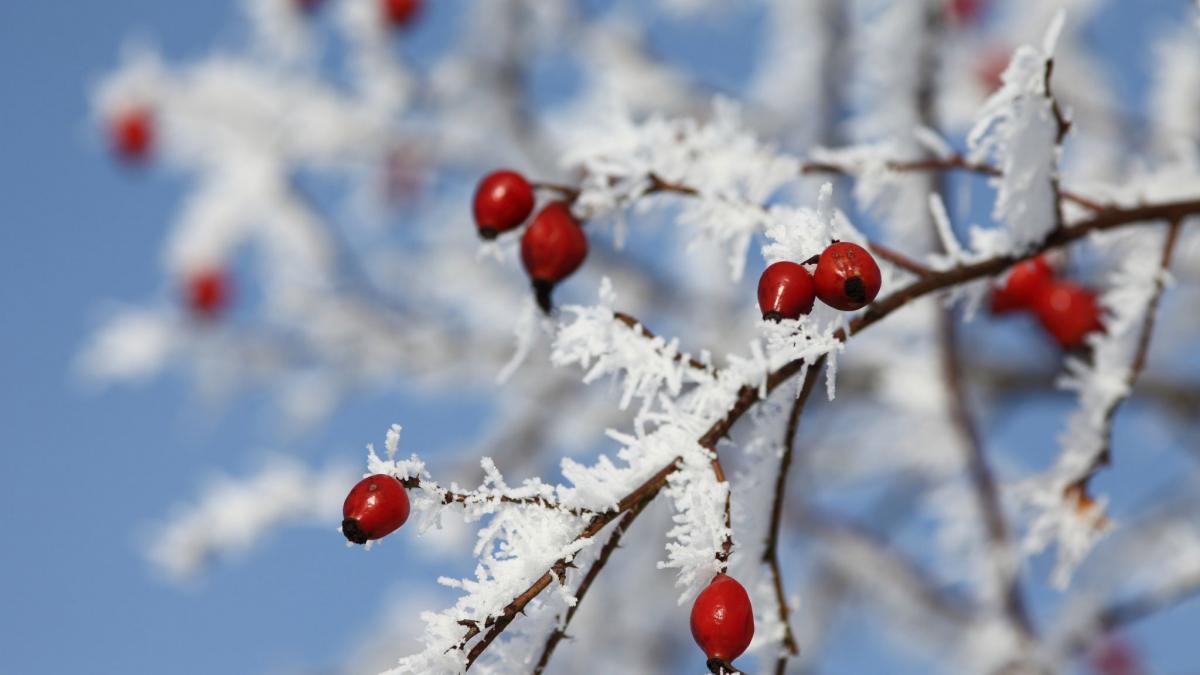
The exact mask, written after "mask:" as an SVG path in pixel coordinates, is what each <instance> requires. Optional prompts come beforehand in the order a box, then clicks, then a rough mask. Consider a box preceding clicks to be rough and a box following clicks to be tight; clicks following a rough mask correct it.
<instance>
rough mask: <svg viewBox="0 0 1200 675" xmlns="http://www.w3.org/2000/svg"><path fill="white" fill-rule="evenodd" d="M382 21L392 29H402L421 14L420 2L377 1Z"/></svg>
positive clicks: (407, 0)
mask: <svg viewBox="0 0 1200 675" xmlns="http://www.w3.org/2000/svg"><path fill="white" fill-rule="evenodd" d="M379 9H380V10H381V11H382V12H383V20H384V21H386V22H387V23H388V25H389V26H391V27H392V28H403V27H405V26H407V25H409V24H410V23H412V22H413V20H414V19H416V18H417V14H419V13H420V12H421V0H379Z"/></svg>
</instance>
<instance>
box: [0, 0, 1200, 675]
mask: <svg viewBox="0 0 1200 675" xmlns="http://www.w3.org/2000/svg"><path fill="white" fill-rule="evenodd" d="M1186 4H1187V3H1185V2H1182V0H1179V1H1178V2H1168V0H1155V1H1154V2H1143V1H1142V0H1138V1H1136V2H1135V1H1134V0H1125V1H1124V2H1123V3H1121V8H1122V9H1121V10H1120V11H1117V12H1114V13H1112V14H1111V16H1110V17H1109V18H1107V19H1106V20H1105V21H1104V22H1102V23H1100V24H1098V25H1097V26H1096V27H1095V30H1094V36H1095V39H1096V40H1097V42H1098V43H1100V44H1104V45H1107V46H1109V47H1106V49H1108V50H1109V51H1108V53H1109V54H1111V56H1112V63H1114V64H1124V65H1121V66H1120V70H1119V71H1118V72H1119V73H1120V74H1121V75H1122V78H1121V82H1122V83H1123V84H1122V91H1123V92H1125V93H1127V94H1128V95H1129V97H1130V100H1131V101H1132V103H1131V105H1130V107H1136V101H1137V97H1138V96H1140V94H1141V89H1140V88H1139V87H1138V86H1137V85H1136V84H1135V82H1136V81H1137V78H1135V77H1133V75H1134V74H1135V71H1134V69H1136V68H1137V67H1138V64H1139V63H1141V61H1140V59H1142V58H1143V56H1144V50H1143V49H1142V48H1143V47H1144V45H1143V44H1142V41H1141V39H1142V37H1143V36H1145V35H1148V34H1151V33H1153V32H1154V30H1155V29H1156V28H1158V27H1161V25H1162V23H1160V22H1161V21H1165V20H1167V19H1166V17H1169V16H1171V15H1172V14H1174V15H1175V16H1179V13H1180V12H1182V10H1183V8H1184V7H1185V6H1186ZM1159 10H1162V11H1163V13H1161V14H1160V13H1159ZM235 12H236V10H235V9H234V8H233V6H232V3H231V2H228V1H225V2H216V1H211V2H163V1H162V0H112V1H110V2H103V3H99V2H66V1H65V0H39V1H38V2H5V3H0V91H3V97H2V98H0V311H2V312H3V314H2V316H3V318H2V319H0V354H3V357H0V383H2V384H0V422H2V423H3V428H4V429H3V434H2V435H0V438H3V445H4V447H3V451H2V453H0V519H2V524H3V530H2V531H3V532H4V533H5V534H6V539H5V542H4V543H3V544H2V547H3V548H2V551H0V570H2V574H0V635H2V636H4V637H3V638H0V674H5V675H7V674H10V673H11V674H20V675H26V674H28V675H37V674H40V673H47V674H49V673H163V672H170V673H179V674H189V673H197V674H199V673H214V672H220V673H225V674H227V675H237V674H240V673H247V674H250V673H264V672H269V671H279V670H284V669H286V668H288V667H292V666H296V665H299V664H306V665H312V666H318V667H319V666H321V665H332V664H335V663H337V661H338V659H339V656H341V655H343V653H344V650H345V649H347V648H348V647H349V645H351V644H352V642H353V640H354V638H355V633H356V632H357V631H359V630H362V629H363V627H364V626H365V625H366V624H367V622H368V621H369V620H370V619H371V618H373V617H374V616H375V613H376V612H377V611H378V608H379V604H380V599H379V598H377V597H375V596H373V593H374V591H373V589H375V588H377V587H379V586H380V585H386V584H387V583H388V582H389V581H390V580H393V579H394V578H395V564H396V560H395V558H391V557H388V556H383V555H373V556H357V555H354V554H355V553H357V551H351V550H347V549H346V548H345V547H343V546H342V545H340V544H339V542H338V540H337V534H336V532H333V527H335V526H336V523H331V525H330V529H329V530H328V531H321V530H312V529H302V530H294V531H289V532H287V533H284V534H281V536H279V537H277V538H276V539H275V540H274V541H273V542H272V543H271V545H269V546H266V547H263V548H261V549H259V550H257V551H255V552H254V553H252V554H251V555H249V556H247V557H246V558H245V559H242V560H239V561H237V562H236V563H233V564H228V565H218V566H217V567H216V568H215V569H214V572H213V573H212V574H211V575H210V576H209V577H208V579H207V580H206V581H205V582H204V583H203V585H202V586H201V587H200V588H195V589H180V588H178V587H175V586H171V585H167V584H164V583H162V582H161V581H159V580H157V579H155V578H154V577H153V575H151V574H150V571H149V569H148V567H147V566H146V564H145V562H144V560H143V558H142V557H141V554H140V552H139V546H140V542H141V541H142V538H144V537H147V536H152V535H153V533H152V531H150V530H149V528H150V527H151V526H152V524H153V523H154V522H155V521H156V520H157V519H158V518H159V517H160V516H161V514H162V512H163V509H164V507H166V506H167V505H169V504H172V503H175V502H177V501H180V500H186V499H189V498H190V497H192V496H193V495H194V494H195V492H196V489H197V487H198V485H199V484H200V482H201V481H202V480H203V478H204V477H205V476H206V475H210V473H211V472H212V471H213V470H214V469H215V468H217V467H224V468H226V469H228V470H231V471H233V472H235V473H236V472H244V471H246V470H249V469H252V468H254V467H255V466H256V465H257V458H260V457H261V456H263V454H264V453H266V452H269V451H272V450H276V449H279V450H286V451H287V452H289V453H290V454H293V455H295V456H298V457H301V458H308V459H315V458H320V459H319V460H318V463H324V461H325V458H328V457H331V456H339V457H343V458H347V459H348V460H349V461H360V460H361V457H362V452H361V447H362V444H363V443H364V442H366V441H369V440H377V437H378V436H380V435H381V434H382V431H383V430H384V429H385V428H386V427H387V425H388V424H390V423H392V422H394V421H399V420H398V418H399V417H400V412H401V409H402V410H403V414H404V417H406V418H409V419H413V420H425V421H426V422H427V423H423V424H420V425H409V426H408V427H407V428H406V431H405V441H406V444H408V443H412V445H413V447H425V448H429V447H432V448H437V447H445V446H446V445H449V444H450V443H452V442H453V440H454V439H453V438H451V437H447V436H446V432H445V431H443V429H444V428H445V426H443V425H439V424H437V421H438V420H439V419H445V417H444V416H445V415H446V414H447V410H448V408H444V407H439V406H438V405H436V402H435V403H434V404H425V405H424V406H419V405H418V404H416V403H415V402H413V401H411V400H409V399H408V398H406V397H403V396H395V395H394V393H392V394H387V395H384V394H376V395H363V396H360V397H358V398H357V399H355V400H352V401H351V402H350V404H349V405H348V406H346V407H345V408H344V409H343V411H342V412H340V413H338V414H337V415H336V416H335V417H334V418H333V419H332V420H331V423H330V424H329V425H327V426H325V427H322V428H320V429H318V430H317V431H316V432H315V433H312V434H310V435H308V436H306V437H304V438H282V437H281V436H280V435H279V434H278V427H277V426H276V425H275V424H274V423H273V421H274V420H273V418H272V417H271V415H270V414H269V409H268V407H267V406H266V404H265V402H264V401H261V400H256V399H254V398H250V399H248V400H244V402H245V403H246V404H245V405H239V406H233V407H230V408H229V409H227V410H223V411H221V413H220V415H219V416H214V415H212V414H210V413H209V411H206V410H204V409H203V408H200V407H198V406H197V405H196V401H195V400H194V399H193V398H191V397H190V396H189V394H188V391H187V387H186V384H185V383H184V382H182V381H180V380H179V379H177V378H170V377H169V378H165V379H161V380H157V381H154V382H151V383H149V384H147V385H146V386H139V387H117V388H112V389H107V390H104V391H101V392H97V391H89V390H86V389H84V388H83V387H81V386H80V385H79V384H78V383H77V382H76V381H75V380H74V379H73V377H72V373H71V363H72V360H73V358H74V357H75V354H76V352H77V350H78V348H79V346H80V345H81V343H82V341H83V340H84V338H85V337H86V336H87V334H88V333H89V331H90V330H91V329H92V328H93V327H94V325H95V321H96V319H97V318H98V314H97V310H98V308H99V307H102V306H103V304H102V303H103V302H105V301H107V300H110V299H114V298H119V299H126V300H130V301H136V300H139V299H143V298H145V297H147V296H148V295H150V294H151V293H152V292H153V289H156V288H158V287H159V285H160V283H161V278H160V270H159V266H158V262H157V261H158V249H159V245H160V243H161V236H162V232H163V223H164V222H167V221H168V220H169V219H170V218H171V217H172V215H173V214H174V213H175V211H176V209H177V205H178V200H179V198H180V196H181V193H182V189H183V187H184V185H183V183H182V181H181V180H180V179H179V178H178V177H174V176H170V175H164V174H162V173H158V172H154V171H144V172H138V171H127V170H123V169H122V168H121V167H118V166H115V165H114V164H113V163H112V162H111V161H110V158H109V157H108V155H107V153H106V148H105V147H104V146H103V143H102V141H101V139H99V137H98V136H97V135H96V134H95V130H94V129H93V128H92V127H91V126H90V123H89V117H88V108H87V92H88V87H89V86H90V83H91V82H92V81H93V80H94V78H96V77H98V76H99V75H101V74H102V73H103V72H104V71H105V70H106V69H108V68H109V67H111V65H112V64H113V63H115V60H116V57H117V53H118V49H119V47H120V45H121V43H122V41H123V40H124V39H125V38H126V37H128V36H130V35H139V34H142V35H146V36H152V37H153V39H154V41H155V42H156V43H157V44H158V45H160V46H161V47H162V48H163V50H164V52H165V53H166V54H167V56H168V58H171V59H180V58H188V57H193V56H196V55H200V54H203V53H205V52H207V51H208V50H209V49H210V48H211V46H212V45H213V44H214V41H216V40H221V39H225V38H227V37H228V36H229V31H230V27H231V26H233V25H235V23H236V15H235ZM1144 16H1150V17H1151V18H1150V19H1147V20H1142V21H1135V20H1134V19H1139V18H1142V17H1144ZM432 42H433V40H432V39H430V38H426V44H431V43H432ZM418 48H420V44H418ZM664 48H665V50H666V51H667V52H668V53H669V52H671V51H673V50H674V51H679V50H684V53H686V50H688V49H689V48H694V47H689V46H688V45H687V44H684V45H672V44H667V45H664ZM700 53H707V54H711V53H713V52H712V50H703V49H701V50H700ZM1128 55H1136V58H1125V57H1126V56H1128ZM1059 412H1061V411H1059ZM1029 418H1030V422H1031V424H1034V425H1035V426H1036V427H1037V428H1040V429H1042V430H1044V431H1045V432H1046V433H1047V434H1052V433H1053V428H1052V427H1051V426H1050V423H1051V420H1054V419H1057V418H1055V417H1054V412H1053V411H1051V412H1049V413H1047V412H1041V413H1038V414H1030V415H1029ZM1014 426H1015V425H1014ZM1122 428H1123V429H1126V431H1125V432H1123V433H1128V434H1134V435H1136V434H1137V427H1136V425H1132V424H1126V425H1125V426H1124V427H1122ZM1001 436H1002V434H1001ZM1128 440H1130V441H1134V440H1135V438H1134V437H1130V438H1129V439H1128ZM1132 466H1134V467H1135V468H1134V469H1133V470H1137V469H1136V466H1137V465H1136V464H1133V465H1132ZM352 556H353V557H352ZM417 572H418V573H417V574H414V576H413V577H410V581H409V583H418V584H424V585H427V586H428V585H431V583H432V578H433V575H432V574H430V573H426V574H420V573H419V572H421V571H420V570H418V571H417ZM1198 622H1200V611H1197V609H1196V608H1195V607H1188V608H1184V609H1182V610H1180V611H1178V612H1176V613H1174V614H1171V615H1168V616H1165V617H1163V618H1162V619H1159V620H1156V621H1154V622H1150V623H1147V624H1143V625H1141V626H1139V627H1138V628H1137V629H1135V631H1134V635H1135V636H1136V637H1138V638H1139V639H1141V640H1143V641H1145V642H1146V644H1147V645H1148V647H1149V648H1151V649H1152V651H1153V652H1154V654H1155V656H1156V658H1159V659H1160V663H1162V664H1164V667H1165V668H1167V670H1166V671H1164V672H1184V669H1185V668H1187V667H1189V666H1190V664H1191V663H1192V661H1191V657H1190V656H1189V655H1188V652H1189V651H1191V650H1189V649H1188V644H1187V642H1186V640H1187V639H1188V636H1189V635H1191V633H1194V630H1192V629H1189V627H1194V626H1196V625H1200V624H1198ZM863 658H866V659H869V656H868V657H863ZM860 663H861V662H860ZM164 664H169V665H164ZM862 667H866V668H869V666H866V665H863V666H862ZM842 672H855V670H853V669H851V670H845V671H842ZM858 672H863V671H862V670H859V671H858Z"/></svg>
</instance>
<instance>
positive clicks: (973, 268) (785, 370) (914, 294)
mask: <svg viewBox="0 0 1200 675" xmlns="http://www.w3.org/2000/svg"><path fill="white" fill-rule="evenodd" d="M1197 214H1200V199H1192V200H1183V201H1173V202H1164V203H1161V204H1152V205H1147V206H1136V207H1129V208H1117V207H1113V208H1107V209H1105V210H1103V211H1101V212H1099V213H1097V214H1094V215H1093V216H1092V217H1091V218H1088V219H1086V220H1083V221H1080V222H1078V223H1075V224H1074V225H1070V226H1067V227H1064V228H1061V229H1058V230H1055V231H1054V232H1053V233H1052V234H1051V235H1050V236H1049V237H1047V238H1046V240H1045V241H1044V242H1042V244H1041V245H1040V246H1036V247H1034V248H1033V249H1032V250H1030V251H1027V252H1026V253H1025V254H1024V255H1015V254H1009V255H1002V256H997V257H993V258H987V259H985V260H981V261H978V262H973V263H970V264H965V265H959V266H956V267H952V268H950V269H948V270H945V271H941V272H937V273H934V274H931V275H929V276H927V277H921V278H919V279H917V280H916V281H914V282H913V283H911V284H909V285H907V286H905V287H903V288H901V289H900V290H897V291H895V292H893V293H891V294H890V295H888V296H886V297H883V298H880V299H878V300H876V301H875V302H874V303H872V304H871V305H868V306H867V308H866V311H864V312H863V313H862V314H860V315H859V316H858V317H856V318H855V319H854V320H852V321H851V322H850V324H849V326H848V329H847V330H839V331H837V332H836V333H835V337H837V339H839V340H846V339H847V338H848V337H849V336H851V335H855V334H857V333H859V332H861V331H863V330H865V329H867V328H869V327H870V326H872V325H874V324H875V323H878V322H879V321H882V320H883V319H884V318H886V317H887V316H888V315H890V314H891V313H892V312H895V311H896V310H898V309H900V308H902V307H904V306H905V305H907V304H908V303H909V302H912V301H913V300H916V299H918V298H921V297H924V296H926V295H929V294H930V293H936V292H939V291H943V290H947V289H950V288H953V287H955V286H958V285H961V284H965V283H968V282H971V281H976V280H979V279H984V278H987V277H991V276H994V275H996V274H999V273H1001V272H1003V271H1004V270H1006V269H1008V268H1009V267H1011V266H1013V265H1015V264H1016V263H1018V262H1021V261H1022V260H1027V259H1030V258H1033V257H1035V256H1037V255H1039V254H1041V253H1044V252H1045V251H1048V250H1050V249H1056V248H1061V247H1063V246H1066V245H1068V244H1070V243H1072V242H1075V241H1078V240H1079V239H1082V238H1084V237H1086V236H1088V235H1090V234H1091V233H1093V232H1100V231H1105V230H1111V229H1116V228H1119V227H1124V226H1128V225H1147V224H1150V223H1153V222H1154V221H1161V220H1169V221H1176V220H1177V221H1180V222H1182V219H1184V218H1186V217H1189V216H1193V215H1197ZM804 365H805V363H804V362H803V361H802V360H799V359H797V360H795V361H790V362H788V363H786V364H784V365H783V366H780V367H779V368H778V369H776V370H774V371H772V372H771V373H770V374H768V376H767V379H766V382H765V386H763V387H755V386H749V385H747V386H743V387H742V388H741V389H740V390H739V392H738V397H737V399H736V400H735V401H734V403H733V405H732V406H731V407H730V408H729V410H728V411H727V412H726V413H725V415H724V416H723V417H721V418H720V419H718V420H716V421H715V422H713V424H712V425H711V426H710V427H709V428H708V430H707V431H705V432H704V434H703V435H702V436H701V437H700V438H699V439H698V441H697V442H698V444H699V445H701V446H702V447H705V448H713V447H715V446H716V443H717V442H718V441H719V440H720V439H721V438H724V437H725V436H727V435H728V434H729V432H730V430H731V429H732V428H733V425H734V424H736V423H737V421H738V420H739V419H741V418H742V416H743V415H745V414H746V412H747V411H749V410H750V409H751V408H752V407H754V405H755V404H757V403H758V402H759V400H760V397H759V394H760V391H762V390H765V393H766V394H770V393H771V392H772V391H774V390H775V389H776V388H778V387H779V386H780V385H781V384H783V383H784V382H787V381H788V380H790V379H791V378H792V377H794V376H795V375H797V374H798V373H799V372H801V370H803V368H804ZM679 461H680V460H679V458H676V459H674V460H672V461H671V463H669V464H667V465H666V466H664V467H663V468H662V469H660V470H659V471H658V472H657V473H655V474H654V475H653V476H651V477H650V478H649V479H647V480H646V481H645V482H644V483H642V484H641V485H639V486H638V487H637V488H635V489H634V490H633V491H632V492H630V493H629V494H627V495H626V496H625V497H623V498H622V499H621V500H620V501H619V502H618V503H617V506H616V508H615V509H613V510H611V511H606V512H604V513H597V514H595V515H593V516H592V517H591V519H590V520H589V521H588V524H587V525H586V526H585V527H584V528H583V530H581V531H580V533H579V534H578V535H576V537H575V541H578V540H580V539H586V538H591V537H594V536H596V535H597V534H598V533H599V532H600V531H601V530H603V529H604V527H605V526H606V525H608V524H609V523H611V522H612V521H614V520H616V519H617V518H618V517H620V516H621V515H622V514H624V513H625V512H627V511H629V510H630V509H632V508H634V507H635V506H637V505H638V504H640V503H641V502H643V501H649V500H652V499H654V497H655V496H657V495H658V493H659V492H660V491H661V490H662V488H663V486H664V485H666V482H667V479H668V478H669V477H670V476H671V474H673V473H675V471H677V470H678V468H679V467H678V465H679ZM569 564H570V560H569V559H559V560H558V561H556V562H555V563H554V564H553V565H551V566H550V569H548V570H547V571H546V572H545V573H543V574H542V576H540V577H539V578H538V579H537V580H535V581H534V582H533V583H532V584H531V585H530V586H529V588H527V589H526V590H525V591H523V592H522V593H521V594H520V595H518V596H517V597H516V598H514V599H513V600H512V601H511V602H510V603H509V604H508V605H506V606H505V608H504V609H503V610H501V612H500V614H499V615H497V616H496V617H493V618H492V619H489V622H490V623H488V624H487V625H486V626H485V627H486V628H487V629H488V630H487V632H486V634H484V636H483V638H482V639H480V640H479V641H478V642H477V643H475V645H474V646H472V647H471V649H470V651H469V652H468V654H467V668H470V666H471V664H473V663H474V662H475V661H476V660H477V659H478V658H479V657H480V655H482V654H483V652H484V651H485V650H486V649H487V648H488V646H489V645H490V644H491V643H492V642H493V641H495V639H496V638H497V637H499V635H500V634H501V633H502V632H503V631H504V629H505V628H506V627H507V626H508V625H509V624H510V623H512V621H513V620H514V619H515V618H516V615H517V614H519V613H520V612H522V611H523V610H524V609H525V606H526V605H528V604H529V602H530V601H531V600H533V598H535V597H536V596H537V595H538V594H539V593H541V592H542V591H543V590H545V589H546V587H548V586H549V585H550V582H551V581H552V580H554V579H555V578H557V577H558V576H560V575H561V574H562V573H563V572H564V571H565V570H566V568H567V566H568V565H569ZM465 625H467V627H468V628H467V634H466V635H465V636H464V638H463V640H462V642H461V643H460V648H462V649H466V646H467V643H468V642H470V641H471V640H472V639H474V638H475V637H476V636H478V635H479V634H480V633H481V632H483V629H481V628H480V627H479V626H478V624H477V623H473V622H465Z"/></svg>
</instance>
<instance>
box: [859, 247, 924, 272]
mask: <svg viewBox="0 0 1200 675" xmlns="http://www.w3.org/2000/svg"><path fill="white" fill-rule="evenodd" d="M867 248H869V249H871V251H873V252H874V253H875V255H877V256H879V257H880V258H883V259H884V260H886V261H888V262H890V263H892V264H893V265H895V266H896V267H899V268H900V269H902V270H906V271H909V272H912V273H913V274H915V275H917V276H919V277H927V276H929V275H930V274H933V270H932V269H930V268H929V267H926V266H925V265H922V264H921V263H919V262H917V261H916V260H913V259H912V258H909V257H908V256H906V255H904V254H903V253H901V252H899V251H897V250H896V249H894V248H891V247H890V246H884V245H883V244H880V243H879V242H875V241H872V242H867Z"/></svg>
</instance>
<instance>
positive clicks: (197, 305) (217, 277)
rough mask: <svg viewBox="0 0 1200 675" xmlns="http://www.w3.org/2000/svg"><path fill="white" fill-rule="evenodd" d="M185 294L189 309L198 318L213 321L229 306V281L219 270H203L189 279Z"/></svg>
mask: <svg viewBox="0 0 1200 675" xmlns="http://www.w3.org/2000/svg"><path fill="white" fill-rule="evenodd" d="M184 294H185V295H184V300H185V301H186V302H187V306H188V308H189V309H191V310H192V312H193V313H194V314H195V315H196V316H199V317H202V318H206V319H211V318H214V317H216V316H217V315H218V314H220V313H221V311H222V310H224V309H225V307H226V306H227V305H228V304H229V297H230V295H231V289H230V283H229V279H228V277H226V276H225V273H224V272H223V271H221V270H219V269H206V270H201V271H199V272H196V273H194V274H192V275H191V276H190V277H188V280H187V286H186V288H184Z"/></svg>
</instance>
